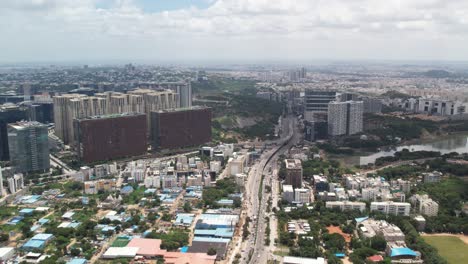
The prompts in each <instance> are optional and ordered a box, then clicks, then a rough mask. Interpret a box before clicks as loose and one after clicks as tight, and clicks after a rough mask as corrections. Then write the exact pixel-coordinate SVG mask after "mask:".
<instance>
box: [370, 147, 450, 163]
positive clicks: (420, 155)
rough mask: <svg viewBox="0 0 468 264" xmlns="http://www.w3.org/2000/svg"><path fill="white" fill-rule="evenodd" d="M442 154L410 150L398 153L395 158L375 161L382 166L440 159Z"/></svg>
mask: <svg viewBox="0 0 468 264" xmlns="http://www.w3.org/2000/svg"><path fill="white" fill-rule="evenodd" d="M440 155H441V153H440V152H437V151H424V150H421V151H409V150H408V149H403V150H402V151H398V152H396V153H395V154H394V155H393V156H390V157H380V158H378V159H377V160H376V161H375V165H377V166H381V165H384V164H385V163H392V162H396V161H400V160H417V159H426V158H435V157H440Z"/></svg>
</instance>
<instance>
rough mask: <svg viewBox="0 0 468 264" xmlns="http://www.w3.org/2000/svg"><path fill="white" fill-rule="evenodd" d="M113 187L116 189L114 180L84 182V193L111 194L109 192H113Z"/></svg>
mask: <svg viewBox="0 0 468 264" xmlns="http://www.w3.org/2000/svg"><path fill="white" fill-rule="evenodd" d="M115 187H116V182H115V179H102V180H97V181H86V182H84V193H85V194H97V193H99V192H111V191H115Z"/></svg>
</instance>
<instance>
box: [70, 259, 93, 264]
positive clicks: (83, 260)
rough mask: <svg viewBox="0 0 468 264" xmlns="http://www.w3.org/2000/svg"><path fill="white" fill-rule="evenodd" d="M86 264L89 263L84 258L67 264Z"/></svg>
mask: <svg viewBox="0 0 468 264" xmlns="http://www.w3.org/2000/svg"><path fill="white" fill-rule="evenodd" d="M86 263H88V261H87V260H86V259H83V258H76V259H72V260H70V261H68V262H67V264H86Z"/></svg>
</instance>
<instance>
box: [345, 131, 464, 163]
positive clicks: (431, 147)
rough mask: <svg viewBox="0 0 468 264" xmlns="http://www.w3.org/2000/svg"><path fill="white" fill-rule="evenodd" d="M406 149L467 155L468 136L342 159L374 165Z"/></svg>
mask: <svg viewBox="0 0 468 264" xmlns="http://www.w3.org/2000/svg"><path fill="white" fill-rule="evenodd" d="M403 149H408V150H409V151H422V150H425V151H439V152H440V153H442V154H447V153H450V152H458V153H468V134H456V135H450V136H446V137H443V138H438V139H435V140H431V141H421V142H418V143H416V144H410V145H402V146H397V147H390V148H384V149H382V150H381V151H379V152H376V153H373V154H370V155H367V156H351V157H347V158H345V159H344V161H345V162H346V163H348V164H354V165H367V164H369V163H375V161H376V160H377V159H378V158H380V157H390V156H393V155H394V154H395V152H397V151H402V150H403Z"/></svg>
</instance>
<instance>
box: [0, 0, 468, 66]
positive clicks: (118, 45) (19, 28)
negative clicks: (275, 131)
mask: <svg viewBox="0 0 468 264" xmlns="http://www.w3.org/2000/svg"><path fill="white" fill-rule="evenodd" d="M0 36H1V38H0V64H1V63H2V62H7V63H10V62H40V61H44V62H49V61H50V62H53V61H57V62H66V61H93V62H99V61H102V62H105V61H117V60H119V61H129V62H132V61H133V62H135V61H152V62H159V61H166V62H170V61H174V62H184V61H185V62H192V61H219V62H221V61H232V62H242V61H245V62H249V63H252V62H262V61H283V62H293V61H304V62H307V61H314V60H406V61H407V60H432V61H437V60H444V61H451V60H454V61H468V1H466V0H0Z"/></svg>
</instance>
